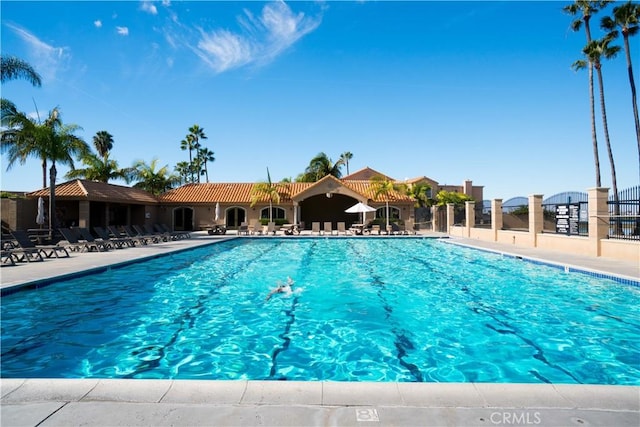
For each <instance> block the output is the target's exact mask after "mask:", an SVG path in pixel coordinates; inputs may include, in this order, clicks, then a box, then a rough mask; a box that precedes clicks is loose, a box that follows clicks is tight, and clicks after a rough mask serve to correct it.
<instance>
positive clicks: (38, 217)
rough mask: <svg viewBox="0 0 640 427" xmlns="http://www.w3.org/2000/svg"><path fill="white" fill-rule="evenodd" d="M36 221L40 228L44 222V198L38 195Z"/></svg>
mask: <svg viewBox="0 0 640 427" xmlns="http://www.w3.org/2000/svg"><path fill="white" fill-rule="evenodd" d="M36 223H37V224H38V225H39V226H40V228H42V225H43V224H44V200H43V199H42V197H38V215H36Z"/></svg>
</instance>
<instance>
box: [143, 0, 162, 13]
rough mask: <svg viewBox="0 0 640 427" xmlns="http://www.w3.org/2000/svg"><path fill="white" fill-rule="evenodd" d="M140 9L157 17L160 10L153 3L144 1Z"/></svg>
mask: <svg viewBox="0 0 640 427" xmlns="http://www.w3.org/2000/svg"><path fill="white" fill-rule="evenodd" d="M163 4H164V3H163ZM165 6H166V5H165ZM140 9H142V10H143V11H145V12H147V13H150V14H152V15H157V14H158V9H157V8H156V6H155V5H154V4H153V2H150V1H143V2H142V4H141V5H140Z"/></svg>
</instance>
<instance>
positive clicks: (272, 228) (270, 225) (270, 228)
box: [266, 221, 276, 235]
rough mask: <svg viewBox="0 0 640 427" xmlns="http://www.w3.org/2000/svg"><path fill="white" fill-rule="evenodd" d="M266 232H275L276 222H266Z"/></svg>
mask: <svg viewBox="0 0 640 427" xmlns="http://www.w3.org/2000/svg"><path fill="white" fill-rule="evenodd" d="M266 234H273V235H275V234H276V223H275V222H274V221H271V222H268V223H267V231H266Z"/></svg>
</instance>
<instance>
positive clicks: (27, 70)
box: [0, 55, 42, 87]
mask: <svg viewBox="0 0 640 427" xmlns="http://www.w3.org/2000/svg"><path fill="white" fill-rule="evenodd" d="M0 72H1V73H0V74H1V78H0V82H2V83H5V82H7V81H9V80H16V79H25V80H27V81H28V82H29V83H31V84H32V85H33V86H38V87H40V86H42V78H41V77H40V74H38V73H37V72H36V70H34V69H33V67H32V66H31V65H29V64H28V63H27V62H26V61H23V60H22V59H20V58H17V57H15V56H8V55H0Z"/></svg>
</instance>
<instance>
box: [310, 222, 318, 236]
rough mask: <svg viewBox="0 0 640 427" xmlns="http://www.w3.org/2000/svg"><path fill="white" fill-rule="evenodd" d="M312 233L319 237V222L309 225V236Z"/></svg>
mask: <svg viewBox="0 0 640 427" xmlns="http://www.w3.org/2000/svg"><path fill="white" fill-rule="evenodd" d="M313 233H318V236H319V235H320V223H319V222H312V223H311V234H313Z"/></svg>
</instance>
